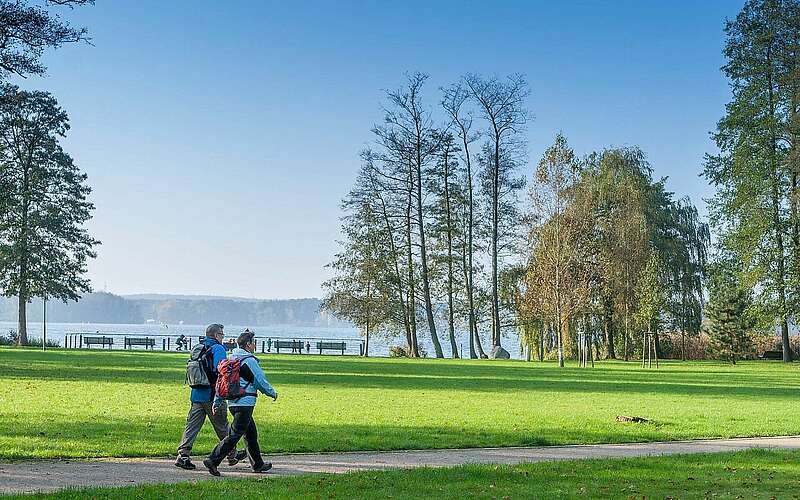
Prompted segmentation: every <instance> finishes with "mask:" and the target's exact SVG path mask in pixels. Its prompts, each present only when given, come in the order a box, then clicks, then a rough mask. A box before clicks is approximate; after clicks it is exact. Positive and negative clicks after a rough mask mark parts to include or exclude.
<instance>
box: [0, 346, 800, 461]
mask: <svg viewBox="0 0 800 500" xmlns="http://www.w3.org/2000/svg"><path fill="white" fill-rule="evenodd" d="M260 359H261V363H262V366H264V368H265V370H266V374H267V377H268V378H269V380H270V382H271V383H272V384H273V385H275V387H276V388H277V389H278V392H280V393H281V397H280V398H279V399H278V401H276V402H274V403H273V402H271V401H268V400H260V402H259V404H258V405H257V406H256V411H255V418H256V421H257V422H258V423H259V426H260V428H261V430H262V436H263V437H262V440H261V445H262V448H263V449H264V451H265V453H281V452H312V451H348V450H389V449H415V448H465V447H474V446H519V445H536V444H568V443H614V442H634V441H660V440H668V439H690V438H699V437H731V436H758V435H787V434H793V433H796V432H797V392H798V390H800V378H798V377H797V376H796V375H797V370H798V368H797V367H796V366H793V365H784V364H781V363H765V362H742V363H740V364H738V365H737V366H736V367H735V368H732V367H729V366H728V365H727V364H724V363H718V362H714V363H712V362H691V363H680V362H665V363H663V364H661V368H660V370H659V374H658V375H659V376H658V377H657V378H653V377H652V374H649V373H645V372H644V371H640V370H638V369H636V368H635V367H634V366H633V365H632V364H630V363H622V362H600V363H596V365H595V366H596V368H595V369H594V370H591V371H587V370H582V369H580V368H577V367H575V366H574V365H573V364H571V363H570V364H568V365H567V367H565V368H558V366H557V365H556V364H555V363H551V362H544V363H524V362H520V361H502V362H501V361H488V360H484V361H469V360H449V359H448V360H441V359H440V360H435V359H402V358H400V359H389V358H374V359H373V358H358V357H341V356H315V355H310V356H303V357H298V356H291V355H266V356H260ZM185 362H186V354H180V353H162V352H120V351H112V352H108V351H106V352H100V351H85V350H84V351H75V350H69V351H65V350H61V349H57V350H53V351H49V350H48V351H46V352H42V351H39V350H33V349H9V348H0V380H2V381H3V383H2V388H1V389H0V458H3V459H10V458H16V459H21V458H52V457H102V456H165V455H170V454H172V453H174V451H175V446H176V445H177V442H178V440H179V439H180V433H181V431H182V429H183V426H184V424H185V421H186V411H187V410H188V406H189V389H188V387H186V386H184V385H183V383H184V378H185ZM98 394H101V395H102V397H98V396H97V395H98ZM767 401H768V404H767V403H765V402H767ZM617 415H640V416H643V417H646V418H649V419H651V420H652V423H649V424H646V425H639V424H636V425H626V424H621V423H619V422H617V421H616V420H615V417H616V416H617ZM216 441H217V440H216V436H215V435H214V433H213V431H212V430H211V428H210V427H208V426H207V427H206V428H205V429H204V430H203V431H202V432H201V433H200V435H199V437H198V441H197V443H196V445H195V449H194V453H195V455H198V456H200V455H202V454H204V453H208V452H209V451H210V450H211V447H212V446H213V445H214V444H216Z"/></svg>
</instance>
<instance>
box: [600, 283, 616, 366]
mask: <svg viewBox="0 0 800 500" xmlns="http://www.w3.org/2000/svg"><path fill="white" fill-rule="evenodd" d="M603 335H604V336H605V338H606V346H607V349H608V353H607V354H606V357H607V358H608V359H617V354H616V353H615V352H614V303H613V302H612V299H611V297H604V298H603Z"/></svg>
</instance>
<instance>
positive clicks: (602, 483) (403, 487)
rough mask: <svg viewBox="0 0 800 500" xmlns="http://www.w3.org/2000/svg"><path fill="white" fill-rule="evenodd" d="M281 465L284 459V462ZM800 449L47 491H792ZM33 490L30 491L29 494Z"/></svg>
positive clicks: (317, 494) (758, 494)
mask: <svg viewBox="0 0 800 500" xmlns="http://www.w3.org/2000/svg"><path fill="white" fill-rule="evenodd" d="M278 465H280V464H278ZM798 476H800V451H796V450H750V451H740V452H736V453H715V454H702V455H679V456H672V457H640V458H626V459H593V460H565V461H557V462H535V463H527V464H520V465H498V464H487V465H477V464H476V465H464V466H460V467H445V468H419V469H411V470H388V471H365V472H354V473H348V474H336V475H334V474H310V475H302V476H278V477H270V478H262V479H255V480H248V479H232V480H230V479H229V480H225V481H201V482H198V483H195V482H186V483H180V484H161V485H147V486H127V487H122V488H119V487H117V488H108V487H106V488H88V489H79V490H67V491H61V492H58V493H51V494H45V495H36V497H37V498H42V499H59V500H63V499H67V500H71V499H76V500H77V499H84V498H96V499H105V498H119V499H128V498H130V499H137V500H138V499H148V498H151V499H156V500H161V499H163V498H209V497H211V498H216V497H220V498H221V497H225V498H237V499H239V498H241V499H249V498H252V499H261V498H285V499H292V500H293V499H296V498H359V499H361V498H363V499H378V498H380V499H385V498H399V499H417V498H437V499H438V498H441V499H462V498H487V499H488V498H532V497H533V498H708V497H713V498H791V497H793V496H795V495H796V492H797V477H798ZM26 498H28V497H26Z"/></svg>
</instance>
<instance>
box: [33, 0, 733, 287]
mask: <svg viewBox="0 0 800 500" xmlns="http://www.w3.org/2000/svg"><path fill="white" fill-rule="evenodd" d="M742 3H743V2H742V1H741V0H735V1H734V0H731V1H721V0H704V1H702V2H695V1H688V0H687V1H673V2H656V1H652V2H651V1H641V0H630V1H621V0H615V1H613V2H609V1H600V0H598V1H572V2H570V1H562V2H552V1H522V2H501V1H498V2H465V1H453V2H434V1H422V2H413V1H410V2H409V1H406V2H391V3H390V2H378V1H376V2H345V1H339V2H333V1H332V2H302V3H298V2H267V1H256V0H253V1H243V0H242V1H227V0H226V1H224V2H220V1H219V0H207V1H202V0H195V1H177V0H176V1H168V2H166V1H149V0H148V1H145V0H97V4H96V5H95V6H93V7H86V8H80V9H76V10H75V11H74V12H73V13H68V16H67V17H69V18H70V19H72V20H73V21H74V22H75V23H77V24H81V25H85V26H87V27H88V28H89V30H90V31H91V35H92V37H93V43H94V46H86V45H81V46H71V47H65V48H62V49H60V50H58V51H55V52H52V53H49V54H48V56H47V57H46V62H47V64H48V65H49V74H48V76H47V77H46V78H31V79H29V80H28V81H26V82H25V83H24V85H25V86H28V87H35V88H40V89H44V90H49V91H51V92H52V93H53V94H55V96H56V97H57V98H58V99H59V101H60V103H61V104H62V105H63V106H64V107H65V109H66V110H67V111H68V113H69V115H70V118H71V123H72V130H71V132H70V135H69V139H68V141H67V143H66V144H67V149H68V151H69V152H70V153H71V154H72V155H73V156H74V157H75V159H76V162H77V163H78V165H80V166H81V167H82V168H83V169H84V170H85V171H86V172H87V173H88V174H89V182H90V184H91V185H92V187H93V188H94V193H93V195H92V198H93V200H94V202H95V203H96V205H97V210H96V212H95V217H94V220H93V221H92V222H91V226H90V228H91V231H92V232H93V234H94V235H95V236H96V237H97V238H99V239H100V240H102V242H103V245H102V246H101V247H99V249H98V250H99V256H98V258H97V259H96V260H95V261H93V262H92V263H91V264H90V268H89V272H90V277H91V279H92V281H93V283H94V286H95V287H96V288H97V289H103V288H104V287H106V286H107V289H108V290H109V291H112V292H115V293H138V292H164V293H204V294H219V295H238V296H246V297H261V298H286V297H308V296H319V294H320V286H319V285H320V282H321V281H322V280H323V279H324V278H325V277H326V276H327V273H326V271H325V270H324V269H323V266H324V265H325V263H326V262H328V261H329V260H330V257H331V255H332V254H333V253H334V252H335V251H336V248H337V247H336V244H335V242H334V240H335V239H336V238H337V237H338V235H339V223H338V216H339V208H338V207H339V201H340V199H341V197H342V196H343V195H344V194H345V193H346V192H347V190H348V189H349V187H350V186H351V184H352V181H353V178H354V175H355V173H356V171H357V169H358V152H359V151H360V150H361V149H362V148H363V147H364V146H365V145H366V144H367V143H368V142H369V141H370V139H371V137H370V128H371V126H372V125H373V124H375V123H377V122H379V121H380V120H381V112H380V108H379V104H380V102H381V99H382V90H381V89H385V88H395V87H398V86H399V85H400V84H401V83H402V82H403V74H404V72H406V71H417V70H418V71H423V72H426V73H429V74H430V75H431V80H430V82H429V85H428V86H427V90H428V94H427V95H428V102H429V103H430V104H431V105H432V106H433V105H435V104H436V102H437V99H438V88H439V86H442V85H446V84H448V83H450V82H452V81H455V80H456V79H457V78H458V77H459V75H461V74H463V73H466V72H477V73H482V74H487V75H490V74H497V75H505V74H508V73H511V72H521V73H523V74H525V75H526V76H527V78H528V80H529V81H530V84H531V89H532V92H533V94H532V96H531V98H530V103H529V104H530V106H529V107H530V110H531V111H532V113H533V114H534V116H535V120H534V121H533V123H532V124H531V125H530V127H529V129H528V131H527V138H528V142H529V154H530V159H531V163H534V162H535V161H536V160H537V159H538V157H539V156H540V155H541V153H542V151H543V150H544V148H545V147H546V146H547V145H548V144H549V143H550V142H551V141H552V139H553V137H554V135H555V134H556V132H558V131H559V130H561V131H563V132H564V133H565V134H566V136H567V138H568V140H569V141H570V143H571V145H572V146H573V147H574V148H575V150H576V151H577V152H578V153H581V154H583V153H586V152H589V151H591V150H593V149H599V148H603V147H606V146H611V145H614V146H621V145H639V146H640V147H641V148H642V149H643V150H644V151H645V152H646V153H647V154H648V156H649V159H650V161H651V162H652V164H653V167H654V169H655V172H656V175H658V176H669V181H668V187H669V188H670V189H671V190H673V191H675V192H676V193H677V194H678V195H681V196H683V195H689V196H691V198H692V199H693V200H694V201H695V203H697V204H698V205H701V210H703V211H704V209H703V208H702V205H703V202H702V198H703V197H707V196H708V195H709V194H710V190H709V188H708V187H707V186H706V185H705V182H704V180H703V179H701V178H699V177H698V174H699V172H700V171H701V166H702V158H703V154H704V153H705V152H708V151H713V144H712V142H711V141H710V140H709V135H708V133H709V131H710V130H712V129H713V128H714V126H715V123H716V121H717V120H718V119H719V117H720V116H721V115H722V112H723V110H724V104H725V102H726V101H727V100H728V94H729V92H728V87H727V83H726V81H725V79H724V78H723V76H722V74H721V72H720V70H719V68H720V66H721V65H722V64H723V62H724V61H723V58H722V55H721V49H722V44H723V33H722V27H723V23H724V20H725V18H726V17H733V16H735V15H736V13H737V12H738V10H739V9H740V8H741V6H742Z"/></svg>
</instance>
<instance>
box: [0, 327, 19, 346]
mask: <svg viewBox="0 0 800 500" xmlns="http://www.w3.org/2000/svg"><path fill="white" fill-rule="evenodd" d="M17 339H19V335H17V331H16V330H9V331H8V333H7V334H5V335H0V345H17Z"/></svg>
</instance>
